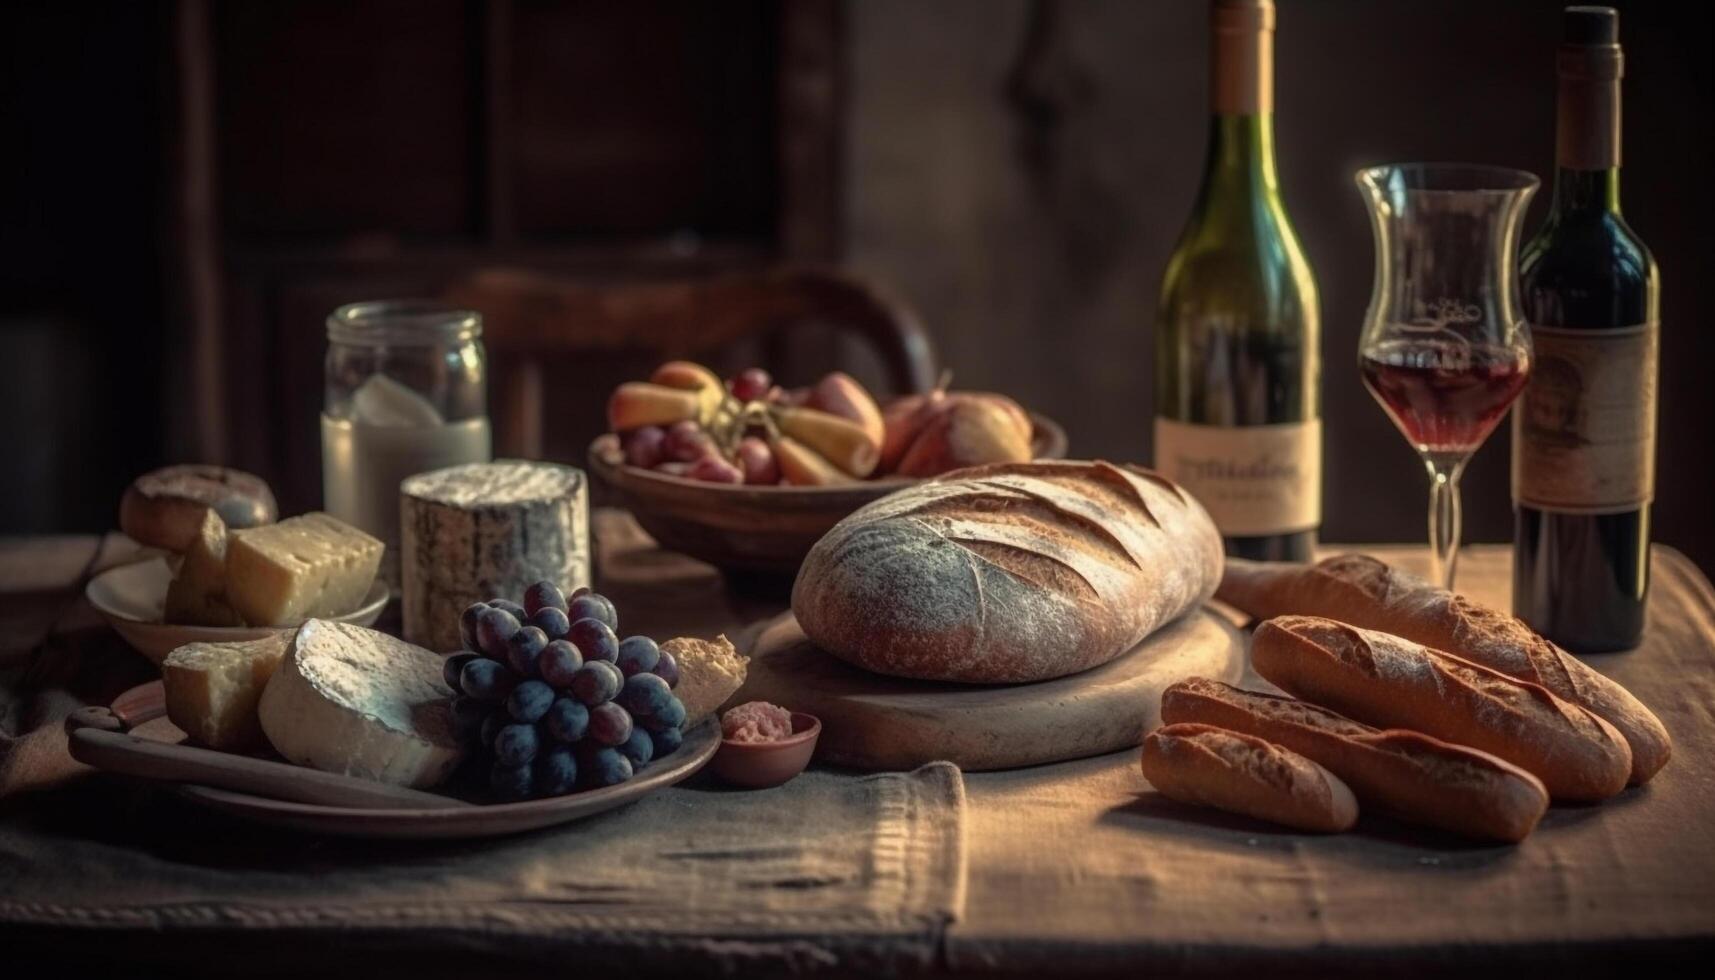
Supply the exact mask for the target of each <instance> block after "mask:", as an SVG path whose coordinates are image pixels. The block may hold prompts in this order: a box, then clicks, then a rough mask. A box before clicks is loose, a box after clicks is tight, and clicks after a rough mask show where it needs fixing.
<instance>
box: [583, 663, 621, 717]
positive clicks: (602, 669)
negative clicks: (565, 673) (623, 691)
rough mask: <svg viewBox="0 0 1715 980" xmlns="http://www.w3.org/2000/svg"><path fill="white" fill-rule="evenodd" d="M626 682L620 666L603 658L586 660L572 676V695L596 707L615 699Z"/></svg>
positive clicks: (586, 704)
mask: <svg viewBox="0 0 1715 980" xmlns="http://www.w3.org/2000/svg"><path fill="white" fill-rule="evenodd" d="M624 683H625V677H624V675H622V674H620V672H619V668H618V667H615V666H614V665H613V664H610V663H607V662H606V661H603V660H592V661H586V662H585V663H584V665H583V666H582V667H579V668H578V672H577V674H576V675H574V676H573V677H572V696H573V697H575V698H577V699H578V701H580V702H581V703H583V704H584V705H585V706H586V707H591V708H593V707H595V706H596V705H598V704H606V703H607V702H609V701H612V700H613V696H614V695H615V694H618V693H619V689H620V686H621V685H623V684H624Z"/></svg>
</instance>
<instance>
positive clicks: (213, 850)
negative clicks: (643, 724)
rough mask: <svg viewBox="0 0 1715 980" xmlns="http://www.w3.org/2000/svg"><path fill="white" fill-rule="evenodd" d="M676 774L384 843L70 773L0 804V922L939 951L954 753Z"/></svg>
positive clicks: (745, 948)
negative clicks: (67, 788) (900, 765)
mask: <svg viewBox="0 0 1715 980" xmlns="http://www.w3.org/2000/svg"><path fill="white" fill-rule="evenodd" d="M692 784H693V785H690V786H685V785H681V786H677V787H672V788H668V789H664V790H660V791H657V792H655V793H652V794H650V795H648V796H646V797H644V798H642V799H641V800H639V801H638V802H637V803H635V804H632V805H630V806H628V807H624V808H622V809H619V810H614V811H611V812H609V813H605V814H601V815H598V816H595V817H590V818H587V819H585V820H582V821H578V822H576V823H572V824H567V825H565V826H563V827H560V828H553V829H549V830H544V831H538V832H535V833H531V834H525V835H522V836H518V837H511V838H500V839H494V840H475V841H439V842H432V843H390V842H374V841H371V842H365V841H345V840H331V839H320V838H315V837H309V836H303V835H298V834H290V833H280V832H275V831H270V830H268V829H266V828H262V827H259V826H256V825H249V824H240V823H237V822H235V821H228V820H226V819H225V818H221V817H217V816H215V815H212V814H208V813H206V812H205V811H201V810H198V809H195V808H193V807H192V806H191V805H190V804H189V803H188V802H183V801H180V800H178V799H177V798H175V797H173V796H171V795H170V794H168V793H166V792H161V791H153V792H151V791H148V790H133V791H131V797H130V799H129V800H127V801H122V802H118V805H108V806H104V807H101V808H99V809H95V808H91V807H90V806H89V805H88V803H89V801H88V800H87V799H81V798H80V797H82V796H83V795H85V794H88V793H95V792H99V791H102V790H107V791H111V790H112V789H113V788H114V787H113V786H112V785H109V784H107V783H106V781H103V782H102V783H96V782H93V781H88V782H86V783H85V784H81V785H80V787H78V788H77V790H76V791H75V792H67V793H56V794H39V795H38V796H37V800H38V802H39V803H41V804H43V805H39V806H35V807H30V808H20V807H17V806H10V807H7V808H6V809H5V810H4V811H0V925H3V924H6V923H12V924H29V925H39V926H72V927H78V928H88V929H102V928H119V929H127V930H147V931H168V932H170V931H172V930H179V929H183V930H192V931H196V932H204V933H206V932H208V931H211V930H217V931H218V930H244V931H251V932H256V931H262V932H272V933H275V934H280V933H299V934H302V935H304V936H305V937H306V938H309V937H313V936H315V935H319V934H323V933H338V932H347V931H352V930H360V931H368V932H372V933H373V932H393V933H398V934H400V935H401V937H402V938H404V937H410V936H420V935H422V934H424V933H425V932H428V931H432V932H433V933H434V934H435V936H436V937H437V940H438V941H447V940H448V939H449V937H450V938H451V940H452V941H454V942H458V943H462V944H465V945H475V946H487V945H494V946H496V947H502V948H505V949H509V950H510V951H512V952H517V951H518V950H519V949H525V948H527V949H528V950H529V954H530V955H531V956H532V957H533V958H545V957H551V956H554V955H556V954H562V953H565V952H568V951H572V950H576V949H578V948H579V947H580V946H583V945H585V944H590V943H594V942H599V943H600V945H601V946H602V947H603V949H604V950H605V951H606V952H607V953H608V954H610V955H611V953H612V952H613V948H614V947H616V946H618V947H622V948H623V947H632V948H636V949H640V950H654V951H663V952H671V951H674V950H682V949H686V948H689V949H692V950H694V949H696V948H699V947H701V948H711V947H720V948H721V949H722V952H723V955H725V956H727V957H729V958H730V957H731V956H732V955H733V951H734V950H735V949H741V950H742V952H741V953H739V954H738V955H739V957H740V958H741V959H745V960H749V961H753V962H754V964H755V965H756V966H758V967H760V966H762V965H764V964H767V965H771V966H779V965H782V964H785V965H788V966H790V964H791V962H792V961H794V960H800V961H803V962H802V963H800V964H799V965H800V966H809V965H812V964H820V965H822V966H827V965H830V964H832V963H835V962H838V963H840V964H841V965H842V966H845V967H848V968H849V967H852V966H854V965H856V964H861V963H865V962H866V961H867V962H868V965H870V966H873V967H875V968H878V969H899V968H906V967H909V966H926V965H928V964H930V963H932V962H934V961H935V960H936V959H937V958H938V956H939V952H940V941H941V936H942V933H943V931H944V929H945V927H946V926H947V924H948V923H949V922H951V921H952V920H954V919H955V918H957V917H958V915H959V914H960V910H961V908H962V905H963V901H964V874H965V871H964V841H963V816H964V785H963V780H962V777H961V774H960V773H959V770H958V769H957V768H956V767H955V766H953V765H951V764H950V763H945V762H938V763H930V764H928V765H926V766H923V767H921V768H919V769H917V770H915V771H913V772H903V773H883V774H876V775H869V776H862V777H856V778H854V777H852V776H850V775H842V774H834V773H827V772H819V771H811V772H808V773H805V774H804V775H802V776H800V777H798V778H797V779H795V780H793V781H792V782H790V783H787V784H786V785H784V786H780V787H776V788H774V789H768V790H760V791H749V792H741V791H735V790H728V789H725V788H723V787H720V786H719V785H718V784H716V783H715V782H714V780H713V779H712V778H710V777H708V776H706V775H705V776H702V777H699V778H697V779H694V780H693V781H692ZM521 939H523V940H526V941H527V942H524V943H521V942H520V940H521Z"/></svg>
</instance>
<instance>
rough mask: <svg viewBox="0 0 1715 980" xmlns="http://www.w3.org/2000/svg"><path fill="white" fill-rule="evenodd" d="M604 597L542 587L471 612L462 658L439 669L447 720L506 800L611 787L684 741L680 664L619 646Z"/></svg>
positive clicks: (653, 649) (645, 646) (631, 645)
mask: <svg viewBox="0 0 1715 980" xmlns="http://www.w3.org/2000/svg"><path fill="white" fill-rule="evenodd" d="M618 627H619V615H618V613H616V612H615V611H614V608H613V603H611V602H609V601H608V600H607V598H606V597H605V596H601V595H598V594H596V593H594V592H591V591H590V590H589V589H587V588H580V589H578V590H577V591H575V592H573V593H572V594H571V596H570V598H568V597H567V596H566V595H564V594H563V593H562V592H561V591H560V589H559V588H558V587H557V586H555V585H554V583H552V582H537V583H536V584H535V585H532V586H530V588H528V589H526V590H525V592H524V603H523V604H522V605H520V604H518V603H516V602H512V601H511V600H508V599H490V600H488V601H487V602H477V603H472V604H471V606H470V607H469V608H467V609H466V610H465V611H464V614H463V615H462V616H461V617H460V619H459V634H460V636H461V637H462V638H463V640H464V650H463V651H461V652H459V653H455V654H452V655H451V656H449V657H447V659H446V662H445V663H444V664H443V666H442V673H443V676H444V677H445V678H446V682H447V685H448V686H449V687H451V688H452V689H453V690H455V691H458V692H460V693H459V694H458V696H457V697H455V698H454V699H453V717H454V718H455V719H457V721H458V725H459V730H460V732H461V734H462V735H463V737H464V738H466V739H467V740H468V741H469V742H470V743H471V745H472V746H473V747H474V748H475V749H476V750H477V751H478V752H479V753H481V755H482V757H483V758H484V759H486V760H488V762H489V786H490V787H491V788H492V789H493V791H494V795H495V796H496V797H498V798H499V799H502V800H522V799H528V798H531V797H540V796H560V795H563V794H565V793H570V792H572V791H573V790H574V789H578V788H594V787H600V786H613V785H615V784H618V783H623V782H625V781H626V780H628V779H630V778H631V777H632V775H633V774H635V773H636V772H637V770H639V769H641V768H643V767H644V766H646V765H648V764H649V762H650V760H652V759H657V758H660V757H661V756H664V755H667V754H668V753H670V752H672V751H673V750H674V749H677V748H678V747H679V744H680V742H681V741H683V735H682V734H681V727H682V726H683V725H684V723H685V705H684V704H683V703H682V702H680V700H679V699H678V698H677V697H675V696H674V695H673V688H674V687H676V686H678V683H679V665H678V664H677V663H675V662H674V661H673V656H672V654H669V653H665V652H663V651H662V650H661V648H660V647H658V646H656V644H655V641H654V640H651V639H650V638H649V637H647V636H628V637H626V638H625V639H624V640H621V639H620V638H619V636H618V634H617V633H615V632H614V630H616V629H617V628H618Z"/></svg>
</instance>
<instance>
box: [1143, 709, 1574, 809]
mask: <svg viewBox="0 0 1715 980" xmlns="http://www.w3.org/2000/svg"><path fill="white" fill-rule="evenodd" d="M1161 720H1162V721H1164V722H1167V723H1168V724H1170V725H1174V726H1175V727H1177V726H1181V725H1185V724H1202V725H1214V726H1216V727H1219V728H1225V729H1228V730H1231V731H1235V732H1242V733H1244V734H1246V735H1254V736H1256V737H1257V738H1262V739H1267V740H1268V741H1270V742H1273V743H1275V744H1277V745H1280V746H1281V747H1283V748H1287V749H1291V750H1292V751H1294V752H1297V753H1298V754H1300V755H1302V756H1304V757H1305V758H1307V759H1310V760H1311V761H1313V762H1315V763H1316V764H1317V765H1320V766H1322V767H1323V768H1325V769H1327V770H1328V771H1329V772H1332V773H1333V774H1334V775H1336V776H1339V777H1340V778H1341V779H1342V780H1344V781H1345V783H1346V785H1348V786H1350V787H1351V788H1352V792H1353V793H1355V794H1356V795H1357V797H1358V800H1359V801H1360V802H1361V803H1362V804H1363V805H1364V807H1365V808H1366V809H1369V808H1373V809H1375V810H1376V811H1377V812H1381V813H1386V814H1389V815H1391V816H1394V817H1397V818H1398V819H1400V820H1404V821H1406V822H1408V823H1415V824H1422V825H1423V826H1426V827H1438V828H1440V829H1442V830H1449V831H1452V832H1453V833H1456V834H1463V835H1465V836H1467V837H1477V838H1482V839H1485V840H1501V841H1511V842H1517V841H1521V840H1524V839H1525V837H1526V836H1528V835H1529V834H1530V832H1531V830H1532V829H1534V828H1535V827H1536V824H1537V821H1539V820H1541V819H1542V814H1543V812H1544V811H1546V810H1547V809H1548V790H1546V789H1544V788H1543V785H1542V781H1541V780H1539V779H1537V778H1536V777H1535V776H1532V775H1531V774H1530V773H1528V772H1526V771H1524V770H1523V769H1520V768H1519V767H1518V766H1515V765H1513V764H1512V763H1510V762H1507V761H1505V760H1503V759H1499V758H1496V757H1495V756H1492V755H1490V754H1489V753H1487V752H1480V751H1478V750H1476V749H1472V748H1467V747H1466V746H1463V745H1453V744H1451V743H1448V742H1443V741H1441V740H1440V739H1435V738H1430V737H1429V736H1428V735H1424V734H1422V733H1420V732H1408V731H1403V730H1400V729H1394V730H1391V731H1381V730H1379V729H1376V728H1371V727H1370V726H1369V725H1365V724H1362V723H1360V722H1356V721H1353V720H1351V719H1350V718H1347V717H1345V716H1344V715H1341V714H1338V713H1336V712H1333V711H1330V710H1328V709H1327V708H1322V707H1318V706H1317V705H1314V704H1309V703H1306V702H1304V701H1295V700H1293V699H1291V698H1283V697H1276V696H1275V695H1272V694H1258V693H1255V692H1252V691H1241V690H1239V689H1238V688H1236V687H1232V686H1230V685H1227V684H1223V683H1221V682H1220V681H1215V680H1209V679H1208V678H1204V677H1193V678H1190V679H1188V680H1183V681H1180V682H1179V683H1177V684H1175V685H1173V686H1172V687H1169V688H1168V689H1167V690H1166V691H1164V692H1162V695H1161Z"/></svg>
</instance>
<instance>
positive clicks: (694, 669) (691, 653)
mask: <svg viewBox="0 0 1715 980" xmlns="http://www.w3.org/2000/svg"><path fill="white" fill-rule="evenodd" d="M661 650H662V652H663V653H670V654H672V655H673V662H674V663H676V664H678V665H679V686H678V687H677V688H676V689H674V691H673V693H674V694H675V695H677V696H678V698H679V700H680V701H681V702H683V703H684V705H685V724H684V728H685V730H686V731H690V730H691V729H692V728H693V727H695V726H696V724H697V723H698V722H700V721H702V720H703V719H704V718H707V717H709V716H710V715H713V714H714V713H715V712H716V711H717V710H719V709H720V706H721V705H723V704H725V703H726V702H727V700H728V699H729V698H731V697H732V696H733V695H734V694H737V693H738V689H739V688H741V687H743V686H744V677H745V674H747V673H749V669H750V658H749V657H746V656H745V655H744V654H742V653H739V652H738V650H736V649H735V648H734V647H733V645H732V641H731V640H729V639H727V638H726V634H724V633H723V634H721V635H720V636H717V637H715V638H714V639H712V640H699V639H697V638H695V637H690V636H676V637H674V638H673V639H671V640H668V641H667V642H665V643H663V644H661Z"/></svg>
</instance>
